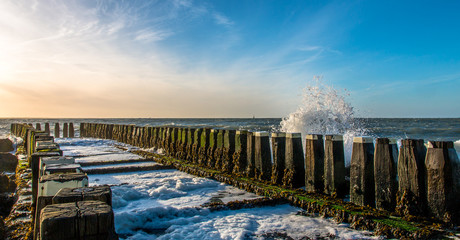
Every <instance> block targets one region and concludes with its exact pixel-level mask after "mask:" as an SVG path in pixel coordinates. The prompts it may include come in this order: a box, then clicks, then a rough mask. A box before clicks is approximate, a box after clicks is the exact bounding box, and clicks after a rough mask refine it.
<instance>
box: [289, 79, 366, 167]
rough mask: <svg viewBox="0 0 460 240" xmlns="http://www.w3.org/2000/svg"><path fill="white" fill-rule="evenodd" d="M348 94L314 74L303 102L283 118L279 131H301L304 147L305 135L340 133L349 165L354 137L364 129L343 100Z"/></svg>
mask: <svg viewBox="0 0 460 240" xmlns="http://www.w3.org/2000/svg"><path fill="white" fill-rule="evenodd" d="M346 96H349V94H348V93H347V92H346V90H344V91H338V90H336V89H334V88H333V87H332V86H328V85H326V84H325V83H324V81H323V79H322V77H317V76H316V77H314V78H313V80H312V81H311V82H309V83H308V84H307V86H306V87H305V88H304V89H303V91H302V102H301V104H300V105H299V106H298V108H297V110H295V111H294V112H292V113H290V114H289V115H288V116H287V117H285V118H283V120H282V121H281V123H280V130H281V131H283V132H300V133H302V136H303V137H302V140H303V142H304V144H303V146H304V148H305V136H306V134H323V135H324V134H340V135H343V138H344V144H345V146H344V148H345V164H346V165H349V164H350V159H351V150H352V145H353V137H354V136H362V135H366V133H367V131H366V129H365V128H364V127H362V124H361V123H360V121H359V120H358V119H356V118H355V117H354V115H355V112H354V108H353V107H352V106H351V104H350V103H349V102H347V101H346Z"/></svg>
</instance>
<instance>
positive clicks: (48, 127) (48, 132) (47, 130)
mask: <svg viewBox="0 0 460 240" xmlns="http://www.w3.org/2000/svg"><path fill="white" fill-rule="evenodd" d="M45 132H46V133H47V134H48V135H49V134H50V124H49V123H45Z"/></svg>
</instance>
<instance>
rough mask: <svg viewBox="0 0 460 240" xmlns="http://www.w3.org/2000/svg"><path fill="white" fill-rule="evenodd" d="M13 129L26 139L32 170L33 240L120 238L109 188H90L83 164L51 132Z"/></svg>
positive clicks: (23, 126)
mask: <svg viewBox="0 0 460 240" xmlns="http://www.w3.org/2000/svg"><path fill="white" fill-rule="evenodd" d="M45 126H46V125H45ZM48 126H49V125H48ZM64 126H65V125H64ZM11 132H12V134H14V135H16V136H19V137H21V138H23V140H24V147H25V150H26V152H27V155H28V160H29V168H30V169H31V173H32V206H33V211H32V223H33V226H32V227H33V239H34V240H35V239H41V240H58V239H59V240H60V239H110V240H115V239H118V236H117V234H116V232H115V227H114V215H113V210H112V207H111V206H112V192H111V189H110V187H109V186H93V187H88V176H87V175H86V174H85V173H84V172H83V170H82V169H81V166H80V165H79V164H77V163H75V159H74V158H73V157H68V156H63V152H62V150H61V149H60V147H59V144H57V143H55V142H54V137H52V136H50V135H49V133H46V132H45V131H41V130H39V129H37V128H33V127H32V126H30V124H19V123H13V124H11Z"/></svg>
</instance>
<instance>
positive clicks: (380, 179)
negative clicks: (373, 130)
mask: <svg viewBox="0 0 460 240" xmlns="http://www.w3.org/2000/svg"><path fill="white" fill-rule="evenodd" d="M397 159H398V146H397V144H396V140H394V139H388V138H377V139H376V140H375V154H374V180H375V206H376V208H379V209H383V210H387V211H390V212H393V211H394V210H395V207H396V192H397V191H398V183H397V181H396V172H397V168H396V162H397Z"/></svg>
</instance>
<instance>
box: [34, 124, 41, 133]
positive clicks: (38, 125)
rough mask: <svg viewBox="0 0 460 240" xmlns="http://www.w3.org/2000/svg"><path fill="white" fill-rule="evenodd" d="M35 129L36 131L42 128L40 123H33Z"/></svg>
mask: <svg viewBox="0 0 460 240" xmlns="http://www.w3.org/2000/svg"><path fill="white" fill-rule="evenodd" d="M35 129H37V130H38V131H40V130H42V126H41V125H40V123H35Z"/></svg>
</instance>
